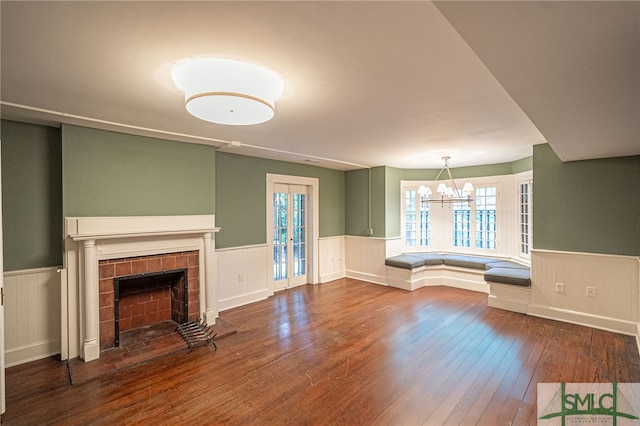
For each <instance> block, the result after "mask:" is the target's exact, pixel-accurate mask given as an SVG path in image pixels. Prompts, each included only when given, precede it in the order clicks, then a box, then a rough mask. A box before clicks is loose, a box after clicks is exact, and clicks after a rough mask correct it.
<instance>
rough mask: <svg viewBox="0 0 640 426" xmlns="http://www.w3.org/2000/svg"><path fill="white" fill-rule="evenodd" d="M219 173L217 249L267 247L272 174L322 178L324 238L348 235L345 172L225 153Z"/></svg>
mask: <svg viewBox="0 0 640 426" xmlns="http://www.w3.org/2000/svg"><path fill="white" fill-rule="evenodd" d="M215 170H216V225H217V226H220V227H221V228H222V229H221V230H220V232H218V234H217V235H216V247H217V248H227V247H239V246H244V245H253V244H265V243H266V236H267V230H266V226H267V217H266V216H267V205H266V202H267V201H266V191H267V174H268V173H272V174H281V175H291V176H303V177H314V178H318V179H319V185H320V188H319V191H320V200H319V209H320V211H319V217H320V219H319V220H320V223H319V228H320V231H319V232H320V237H332V236H338V235H344V232H345V176H344V172H342V171H338V170H331V169H325V168H322V167H316V166H309V165H306V164H298V163H289V162H285V161H275V160H267V159H264V158H257V157H248V156H243V155H237V154H229V153H223V152H218V153H217V155H216V166H215Z"/></svg>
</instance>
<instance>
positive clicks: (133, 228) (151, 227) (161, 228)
mask: <svg viewBox="0 0 640 426" xmlns="http://www.w3.org/2000/svg"><path fill="white" fill-rule="evenodd" d="M65 223H66V228H67V229H66V234H67V235H68V236H69V237H70V238H71V239H73V240H74V241H86V240H106V239H116V238H135V237H154V236H162V235H195V234H205V233H209V232H218V231H219V230H220V228H218V227H216V226H215V225H214V223H215V219H214V216H213V215H183V216H118V217H68V218H66V221H65Z"/></svg>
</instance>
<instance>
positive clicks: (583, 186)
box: [533, 144, 640, 256]
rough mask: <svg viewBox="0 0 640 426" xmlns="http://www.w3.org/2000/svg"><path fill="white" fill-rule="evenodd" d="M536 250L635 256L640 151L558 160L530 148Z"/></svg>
mask: <svg viewBox="0 0 640 426" xmlns="http://www.w3.org/2000/svg"><path fill="white" fill-rule="evenodd" d="M533 181H534V183H533V244H534V248H535V249H545V250H560V251H574V252H586V253H601V254H621V255H631V256H638V255H640V190H639V189H638V185H640V156H633V157H619V158H609V159H598V160H584V161H574V162H566V163H563V162H562V161H561V160H560V159H559V158H558V156H557V155H556V154H555V152H553V150H552V149H551V147H550V146H549V145H548V144H543V145H536V146H534V147H533Z"/></svg>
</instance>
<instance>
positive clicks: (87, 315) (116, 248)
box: [61, 215, 220, 361]
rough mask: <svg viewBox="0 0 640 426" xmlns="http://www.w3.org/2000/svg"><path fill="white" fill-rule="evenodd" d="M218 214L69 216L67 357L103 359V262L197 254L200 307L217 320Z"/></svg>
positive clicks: (64, 342) (65, 300) (202, 314)
mask: <svg viewBox="0 0 640 426" xmlns="http://www.w3.org/2000/svg"><path fill="white" fill-rule="evenodd" d="M219 230H220V229H219V228H216V227H215V216H214V215H194V216H125V217H122V216H120V217H68V218H65V266H66V267H65V269H62V270H61V272H62V276H61V279H62V317H63V318H62V348H61V357H62V359H70V358H76V357H78V356H79V357H81V358H82V359H84V360H85V361H92V360H94V359H98V358H99V357H100V319H99V275H98V262H99V261H102V260H108V259H121V258H129V257H136V256H149V255H161V254H167V253H179V252H188V251H194V252H197V253H198V257H199V262H198V263H199V265H200V266H199V268H198V274H199V296H198V297H199V306H200V312H199V313H198V314H199V317H201V318H202V319H203V320H204V321H205V322H206V323H207V324H209V325H212V324H215V320H216V318H217V317H218V306H217V305H218V302H217V298H218V295H217V283H216V276H217V273H216V270H215V267H216V261H215V255H216V254H215V233H216V232H218V231H219Z"/></svg>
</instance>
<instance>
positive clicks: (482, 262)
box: [442, 254, 496, 269]
mask: <svg viewBox="0 0 640 426" xmlns="http://www.w3.org/2000/svg"><path fill="white" fill-rule="evenodd" d="M442 257H443V258H444V264H445V265H449V266H459V267H462V268H472V269H485V268H486V266H487V264H489V263H491V262H495V261H496V259H491V258H486V257H476V256H464V255H459V254H445V255H442Z"/></svg>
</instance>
